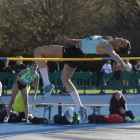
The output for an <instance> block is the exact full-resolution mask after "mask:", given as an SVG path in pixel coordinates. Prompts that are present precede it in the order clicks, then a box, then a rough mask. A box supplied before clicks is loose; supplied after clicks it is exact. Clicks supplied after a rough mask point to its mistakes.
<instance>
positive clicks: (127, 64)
mask: <svg viewBox="0 0 140 140" xmlns="http://www.w3.org/2000/svg"><path fill="white" fill-rule="evenodd" d="M124 63H125V72H129V73H130V74H132V73H133V67H132V65H131V64H130V63H129V60H124ZM128 83H129V82H128V79H126V86H129V84H128ZM123 85H125V80H123ZM127 92H128V93H130V89H128V90H127ZM127 92H126V91H125V89H124V90H123V93H127Z"/></svg>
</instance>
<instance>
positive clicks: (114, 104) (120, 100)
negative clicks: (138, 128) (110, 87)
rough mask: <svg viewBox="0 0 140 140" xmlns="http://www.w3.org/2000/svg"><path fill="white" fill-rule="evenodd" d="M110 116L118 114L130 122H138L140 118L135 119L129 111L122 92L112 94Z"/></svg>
mask: <svg viewBox="0 0 140 140" xmlns="http://www.w3.org/2000/svg"><path fill="white" fill-rule="evenodd" d="M109 111H110V115H112V114H118V115H120V116H122V117H123V118H124V120H126V121H127V120H128V118H130V119H129V121H130V122H132V121H133V122H137V121H139V120H140V118H135V117H134V115H133V113H132V112H131V111H127V106H126V100H125V98H124V96H123V94H122V92H121V91H115V92H114V93H113V94H112V98H111V100H110V108H109Z"/></svg>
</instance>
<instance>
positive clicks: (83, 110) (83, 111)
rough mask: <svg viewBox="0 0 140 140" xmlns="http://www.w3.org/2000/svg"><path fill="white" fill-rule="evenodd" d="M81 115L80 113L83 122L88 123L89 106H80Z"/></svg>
mask: <svg viewBox="0 0 140 140" xmlns="http://www.w3.org/2000/svg"><path fill="white" fill-rule="evenodd" d="M78 113H79V115H80V120H81V121H82V122H83V123H87V122H88V114H87V108H86V107H83V106H81V107H80V111H78Z"/></svg>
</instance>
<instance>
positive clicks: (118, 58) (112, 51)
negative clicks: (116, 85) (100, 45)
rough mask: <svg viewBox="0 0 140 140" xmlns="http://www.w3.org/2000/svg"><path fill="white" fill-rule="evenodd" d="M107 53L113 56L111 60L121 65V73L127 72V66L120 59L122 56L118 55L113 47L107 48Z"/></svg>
mask: <svg viewBox="0 0 140 140" xmlns="http://www.w3.org/2000/svg"><path fill="white" fill-rule="evenodd" d="M104 50H105V52H106V53H107V54H109V55H110V56H111V58H112V59H113V60H115V61H116V62H118V63H119V64H120V65H121V71H124V70H125V64H124V62H123V60H122V59H121V58H120V56H119V55H118V54H116V52H115V51H114V50H113V48H112V47H105V49H104Z"/></svg>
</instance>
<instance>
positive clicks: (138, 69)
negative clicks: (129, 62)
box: [134, 60, 140, 73]
mask: <svg viewBox="0 0 140 140" xmlns="http://www.w3.org/2000/svg"><path fill="white" fill-rule="evenodd" d="M134 72H135V73H139V72H140V61H139V60H137V62H136V65H134Z"/></svg>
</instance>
